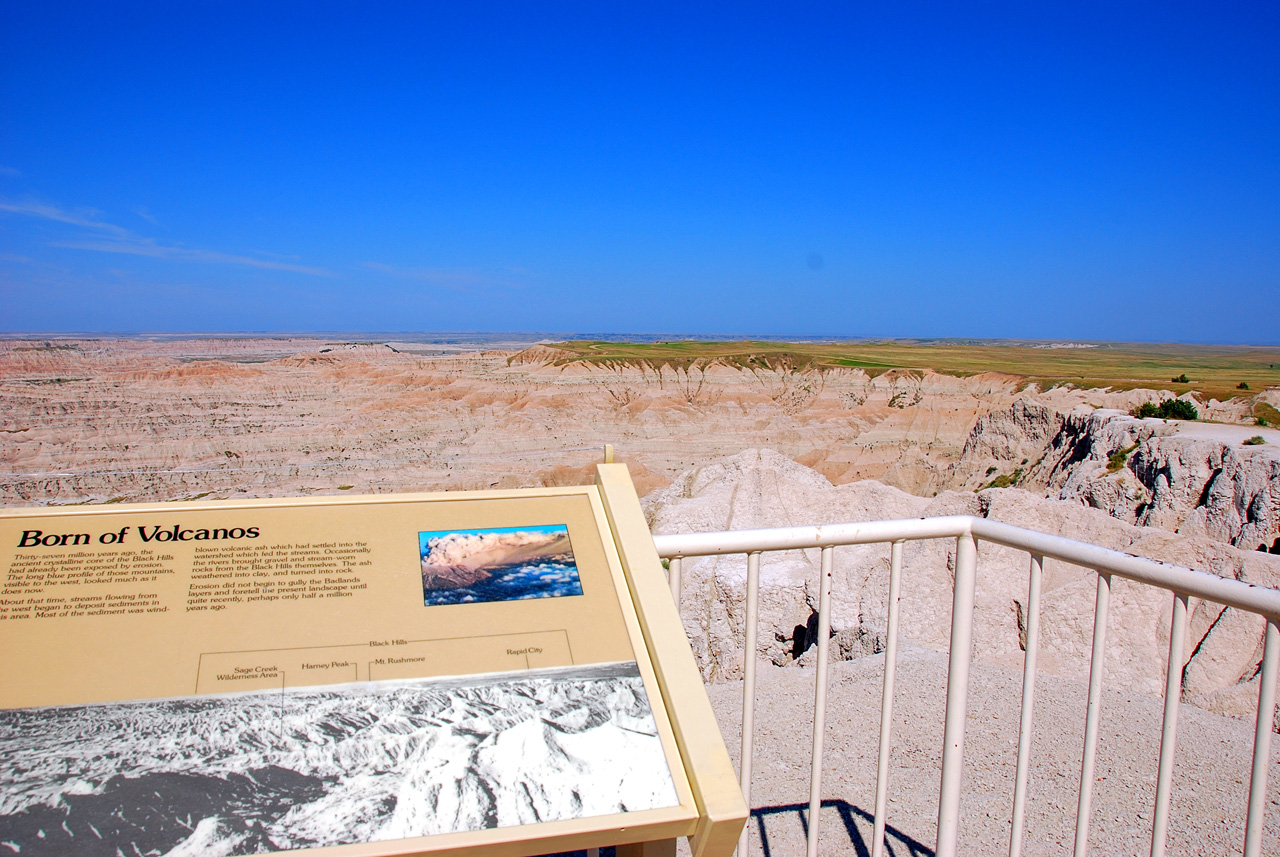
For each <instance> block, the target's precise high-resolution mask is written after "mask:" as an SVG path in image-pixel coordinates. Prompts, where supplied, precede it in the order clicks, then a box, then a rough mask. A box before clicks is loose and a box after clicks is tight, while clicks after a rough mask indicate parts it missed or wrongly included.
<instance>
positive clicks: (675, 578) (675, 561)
mask: <svg viewBox="0 0 1280 857" xmlns="http://www.w3.org/2000/svg"><path fill="white" fill-rule="evenodd" d="M683 564H684V557H682V556H673V557H671V559H669V560H668V561H667V585H668V586H670V587H671V600H672V601H674V602H675V603H676V612H677V613H679V612H680V595H681V592H682V590H683V588H684V583H683V581H681V579H680V571H681V567H682V566H683Z"/></svg>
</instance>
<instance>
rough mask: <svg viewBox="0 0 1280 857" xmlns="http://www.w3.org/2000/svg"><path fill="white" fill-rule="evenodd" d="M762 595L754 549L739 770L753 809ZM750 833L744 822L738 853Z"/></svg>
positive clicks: (749, 569)
mask: <svg viewBox="0 0 1280 857" xmlns="http://www.w3.org/2000/svg"><path fill="white" fill-rule="evenodd" d="M759 597H760V551H752V552H750V553H748V554H747V608H746V609H747V640H746V646H745V648H744V649H743V652H742V764H741V766H740V771H739V779H740V782H741V785H742V797H743V799H744V800H745V801H746V804H747V810H748V811H750V809H751V751H752V747H753V745H754V741H753V738H754V732H755V721H756V658H757V655H756V648H757V640H756V637H757V636H758V631H757V627H758V623H759V616H757V615H756V614H757V612H758V610H757V608H758V606H759ZM750 835H751V825H750V824H744V825H743V826H742V836H741V838H740V839H739V840H738V852H737V853H738V857H747V841H748V839H749V838H750Z"/></svg>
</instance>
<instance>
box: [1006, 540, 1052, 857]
mask: <svg viewBox="0 0 1280 857" xmlns="http://www.w3.org/2000/svg"><path fill="white" fill-rule="evenodd" d="M1043 576H1044V557H1042V556H1041V555H1040V554H1035V553H1033V554H1031V574H1030V580H1029V581H1028V583H1027V617H1026V623H1027V624H1026V640H1025V645H1026V655H1025V657H1024V658H1023V661H1022V716H1021V717H1020V718H1019V720H1018V768H1017V776H1016V777H1015V779H1014V786H1013V824H1012V827H1013V830H1012V832H1011V833H1010V834H1009V857H1020V855H1021V854H1022V835H1023V832H1024V831H1025V829H1026V821H1027V779H1028V776H1029V773H1030V759H1031V721H1032V718H1033V716H1034V713H1035V696H1036V660H1037V656H1038V652H1039V649H1040V588H1041V581H1042V579H1043Z"/></svg>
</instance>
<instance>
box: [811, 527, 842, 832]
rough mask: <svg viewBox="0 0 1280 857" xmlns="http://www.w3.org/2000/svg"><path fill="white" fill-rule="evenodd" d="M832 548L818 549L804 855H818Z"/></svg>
mask: <svg viewBox="0 0 1280 857" xmlns="http://www.w3.org/2000/svg"><path fill="white" fill-rule="evenodd" d="M834 553H835V548H833V547H831V546H830V545H828V546H826V547H824V548H823V549H822V584H821V587H820V589H819V595H818V675H817V678H816V680H815V681H814V692H813V758H812V760H811V762H810V767H809V841H808V846H809V848H808V857H818V815H819V813H820V812H821V811H822V737H823V732H824V731H825V729H826V722H827V658H828V656H829V654H830V651H831V561H832V555H833V554H834Z"/></svg>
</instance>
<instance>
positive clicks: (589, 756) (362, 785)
mask: <svg viewBox="0 0 1280 857" xmlns="http://www.w3.org/2000/svg"><path fill="white" fill-rule="evenodd" d="M677 803H678V800H677V797H676V793H675V786H674V783H673V781H672V778H671V773H670V771H669V770H668V767H667V764H666V759H665V755H664V753H663V750H662V744H661V741H660V739H659V737H658V734H657V729H656V727H655V725H654V719H653V714H652V711H651V709H650V706H649V700H648V697H647V696H646V694H645V691H644V686H643V684H642V681H641V678H640V675H639V671H638V669H637V667H636V664H635V662H634V661H628V662H620V663H610V664H599V665H593V666H588V667H565V668H555V669H543V670H532V671H522V672H519V673H501V674H493V675H488V676H467V677H463V678H444V679H440V678H437V679H418V680H411V681H388V682H369V683H360V684H347V685H333V686H326V687H309V688H291V689H287V690H285V691H280V690H276V691H269V692H268V691H264V692H245V693H235V694H220V695H215V696H191V697H181V698H175V699H164V700H151V701H145V702H119V703H107V704H95V705H78V706H63V707H48V708H24V709H10V710H4V711H0V856H2V855H5V854H10V853H12V854H21V855H22V857H43V855H50V857H55V856H56V857H98V855H102V857H117V855H127V857H134V855H137V857H148V856H149V855H156V857H160V856H161V855H170V857H182V855H197V854H220V855H230V854H261V853H266V852H271V851H281V850H290V849H298V848H307V847H317V846H326V845H342V844H349V843H355V842H373V841H384V840H392V839H403V838H408V837H415V836H426V835H432V834H439V833H452V832H458V831H469V830H482V829H486V828H493V827H506V826H510V825H520V824H535V823H539V822H546V821H558V820H563V819H574V818H586V817H591V816H599V815H609V814H613V813H622V812H635V811H640V810H647V809H654V808H659V807H668V806H675V805H676V804H677Z"/></svg>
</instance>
